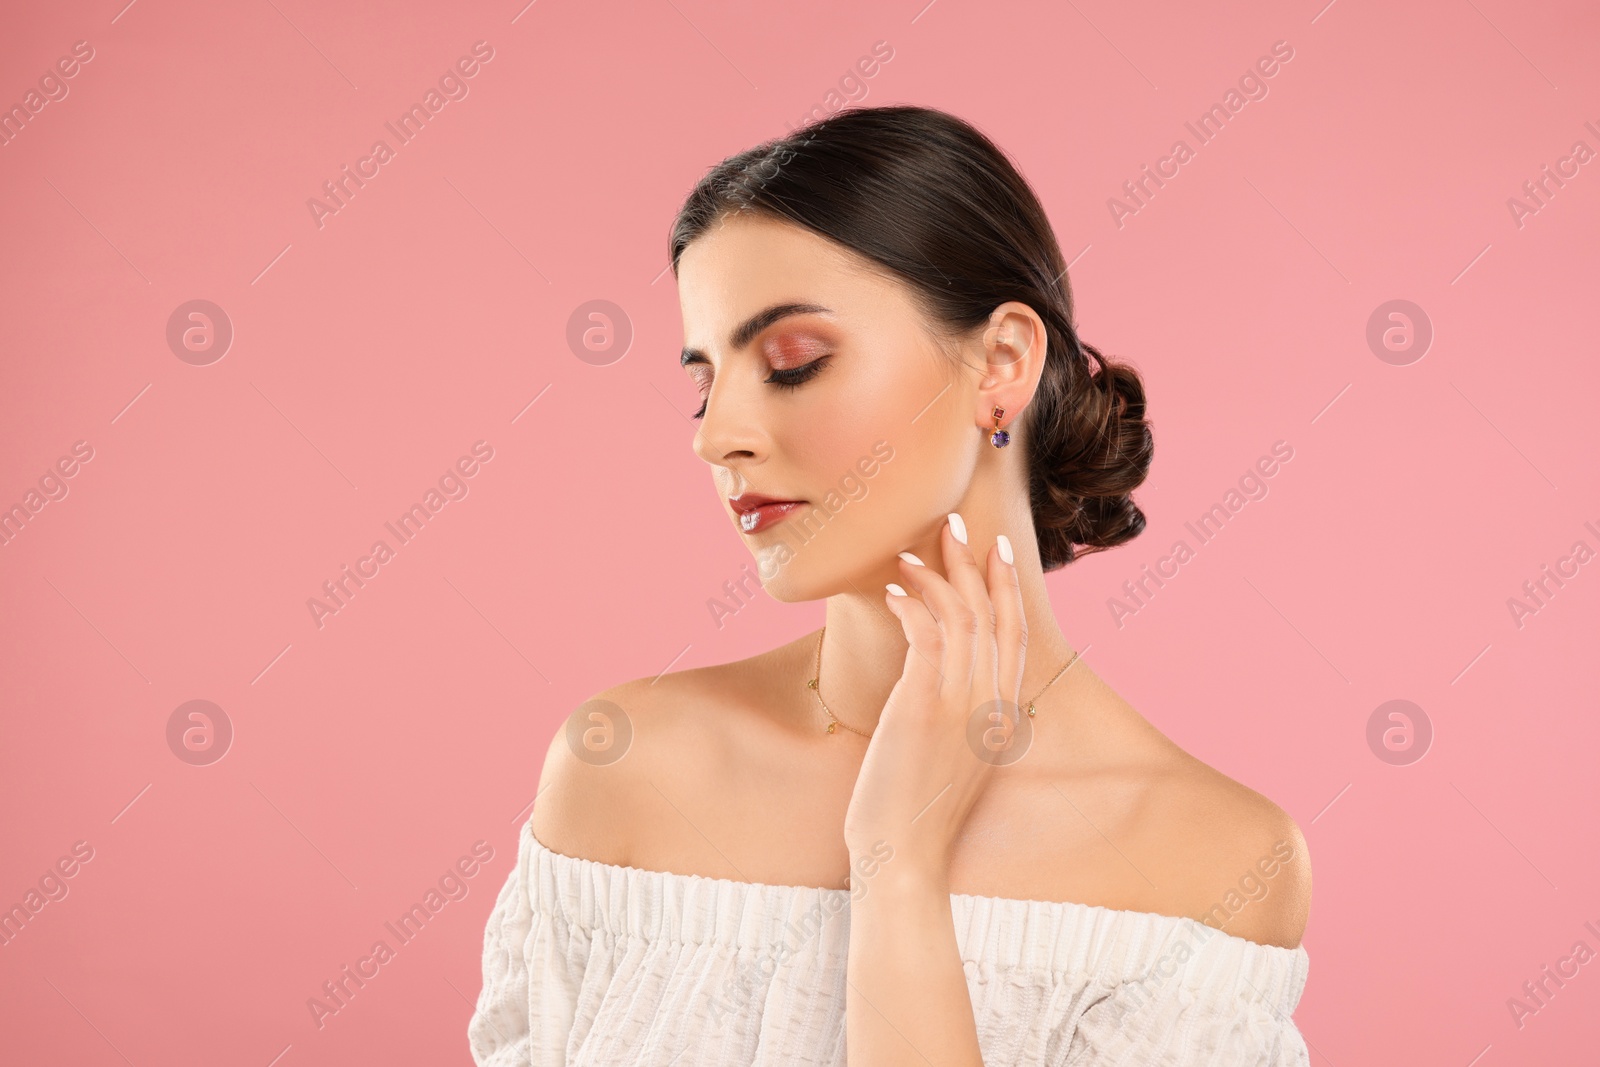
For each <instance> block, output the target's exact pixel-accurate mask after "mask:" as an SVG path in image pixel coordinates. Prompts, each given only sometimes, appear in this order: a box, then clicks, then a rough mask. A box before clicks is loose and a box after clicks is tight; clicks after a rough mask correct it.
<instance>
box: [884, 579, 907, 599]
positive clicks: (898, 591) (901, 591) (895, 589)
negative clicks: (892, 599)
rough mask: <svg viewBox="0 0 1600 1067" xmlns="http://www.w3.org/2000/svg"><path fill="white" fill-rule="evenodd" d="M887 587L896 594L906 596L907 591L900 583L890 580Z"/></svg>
mask: <svg viewBox="0 0 1600 1067" xmlns="http://www.w3.org/2000/svg"><path fill="white" fill-rule="evenodd" d="M887 588H888V590H889V592H891V593H893V594H894V595H895V596H905V595H906V591H905V590H904V589H901V588H900V587H899V586H898V585H895V584H894V583H893V582H890V583H889V585H888V587H887Z"/></svg>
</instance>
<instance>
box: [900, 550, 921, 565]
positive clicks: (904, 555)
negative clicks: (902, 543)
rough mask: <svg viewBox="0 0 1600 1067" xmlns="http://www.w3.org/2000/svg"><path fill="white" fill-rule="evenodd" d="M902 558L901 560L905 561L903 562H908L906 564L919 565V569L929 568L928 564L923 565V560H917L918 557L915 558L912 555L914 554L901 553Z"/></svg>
mask: <svg viewBox="0 0 1600 1067" xmlns="http://www.w3.org/2000/svg"><path fill="white" fill-rule="evenodd" d="M900 558H901V559H903V560H905V561H906V562H907V563H914V564H916V565H917V566H919V567H925V566H927V564H925V563H923V562H922V561H921V560H920V559H918V558H917V557H916V556H913V555H912V554H911V553H909V552H902V553H900Z"/></svg>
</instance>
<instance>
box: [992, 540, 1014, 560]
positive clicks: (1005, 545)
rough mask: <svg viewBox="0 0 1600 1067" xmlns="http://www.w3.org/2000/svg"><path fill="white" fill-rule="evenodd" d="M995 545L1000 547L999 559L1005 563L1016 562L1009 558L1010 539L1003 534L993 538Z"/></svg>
mask: <svg viewBox="0 0 1600 1067" xmlns="http://www.w3.org/2000/svg"><path fill="white" fill-rule="evenodd" d="M995 544H997V545H999V546H1000V558H1001V559H1003V560H1005V561H1006V562H1007V563H1015V562H1016V560H1014V559H1013V558H1012V557H1011V538H1009V537H1007V536H1006V535H1005V534H1001V535H1000V536H999V537H997V538H995Z"/></svg>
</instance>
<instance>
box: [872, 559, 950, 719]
mask: <svg viewBox="0 0 1600 1067" xmlns="http://www.w3.org/2000/svg"><path fill="white" fill-rule="evenodd" d="M908 566H909V565H908ZM922 569H923V570H926V569H927V568H925V567H924V568H922ZM898 588H900V587H899V586H894V585H891V586H890V587H889V591H888V592H887V593H885V594H884V599H885V601H886V602H887V603H888V605H889V610H890V611H892V612H893V613H894V615H895V618H897V619H899V620H900V629H901V630H902V631H903V632H904V633H905V635H906V644H907V648H906V661H905V663H904V664H902V665H901V668H900V677H901V678H902V679H903V680H904V681H905V683H906V685H907V686H908V687H909V688H910V691H912V692H919V691H922V692H938V690H939V679H940V673H939V672H940V670H941V664H940V659H941V656H942V653H941V651H940V643H941V639H940V634H939V623H938V620H936V619H935V618H934V617H933V613H932V612H930V611H929V610H928V607H927V605H926V604H925V603H923V602H922V601H921V600H918V599H917V598H916V597H914V596H908V595H906V594H905V593H904V592H901V593H896V592H895V590H896V589H898Z"/></svg>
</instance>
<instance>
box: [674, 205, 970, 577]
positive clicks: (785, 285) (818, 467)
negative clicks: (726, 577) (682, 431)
mask: <svg viewBox="0 0 1600 1067" xmlns="http://www.w3.org/2000/svg"><path fill="white" fill-rule="evenodd" d="M678 294H679V301H680V304H681V307H682V311H683V329H684V348H685V357H684V358H685V363H684V367H685V370H686V371H687V373H688V374H689V376H690V377H691V379H692V380H693V381H694V383H695V385H696V386H697V388H698V389H699V392H700V396H701V399H702V400H703V401H704V404H703V406H702V408H701V411H702V412H703V415H702V418H701V421H700V423H699V424H698V425H699V430H698V432H697V433H696V434H695V438H694V450H695V452H696V453H697V454H698V455H699V456H700V458H701V459H704V460H705V461H706V462H707V463H708V464H710V465H711V470H712V478H713V481H714V482H715V484H716V491H717V495H718V499H719V500H720V501H721V503H722V507H723V508H724V510H725V511H726V512H727V515H728V521H729V522H731V523H732V524H733V527H734V529H735V531H736V532H737V535H738V536H739V537H741V538H743V540H744V542H745V544H746V545H748V546H749V548H750V551H751V553H752V554H753V555H754V556H755V559H756V564H757V571H758V573H759V574H760V577H761V582H762V585H763V587H764V588H765V589H766V591H767V592H768V594H770V595H771V596H773V597H774V598H775V599H777V600H782V601H799V600H814V599H819V598H822V597H827V596H831V595H833V594H835V593H849V592H852V591H855V592H859V593H862V594H864V595H869V596H870V595H876V594H879V593H881V591H882V589H883V582H884V581H886V580H893V578H894V577H895V574H896V568H895V555H896V554H897V553H898V552H900V551H901V550H903V549H907V548H913V546H916V545H931V544H933V543H935V541H934V539H935V538H936V536H937V531H938V528H939V524H940V523H942V522H943V521H944V517H945V515H946V514H947V513H949V512H950V511H952V510H954V509H955V508H956V506H957V504H958V502H959V501H960V500H961V497H962V494H963V493H964V492H965V490H966V487H967V486H968V485H969V484H971V481H972V476H973V471H974V469H975V466H976V464H977V461H978V457H979V455H980V448H981V446H983V445H984V444H985V440H986V439H985V436H984V434H983V433H982V432H981V429H980V427H979V426H978V424H977V422H976V421H975V419H974V408H973V404H974V396H975V392H974V389H973V376H972V375H971V374H968V373H962V374H959V375H957V374H953V373H952V371H951V369H950V364H949V362H948V360H947V358H946V357H945V356H943V355H942V354H941V352H940V350H939V349H938V347H937V346H936V344H935V340H934V338H933V336H932V335H931V334H930V333H929V330H928V326H927V323H926V320H925V318H924V317H923V315H922V314H921V313H920V312H919V311H918V310H917V309H916V308H915V307H914V306H913V304H912V301H911V297H910V291H909V290H908V289H907V288H906V286H905V285H904V283H902V282H899V281H898V280H895V279H893V278H890V277H887V276H885V275H884V274H882V273H879V272H877V271H875V270H874V269H872V266H871V265H870V261H868V260H865V259H863V258H862V257H860V256H858V255H856V254H855V253H853V252H851V251H849V250H848V249H845V248H843V247H842V246H839V245H836V244H834V243H833V242H831V241H829V240H828V239H826V238H824V237H821V236H819V235H817V234H814V233H812V232H811V231H809V230H806V229H804V228H803V227H800V226H796V225H793V224H790V223H786V222H781V221H777V220H773V219H770V218H767V217H765V216H758V215H738V216H729V217H727V218H725V219H724V221H723V222H722V223H721V224H719V225H716V226H713V227H712V228H711V229H710V230H708V231H707V232H706V233H705V234H704V235H702V236H701V237H699V238H697V239H696V240H694V241H693V242H691V243H690V244H689V246H688V247H687V248H686V249H685V250H684V252H683V254H682V256H681V257H680V259H679V268H678ZM788 305H802V306H807V307H810V308H812V309H814V310H805V311H798V312H790V313H784V312H783V311H782V310H778V311H773V310H772V309H783V308H784V307H785V306H788ZM969 362H970V358H969ZM785 379H787V380H789V381H790V382H795V383H798V384H795V385H793V386H792V387H790V386H786V385H784V384H780V383H781V382H783V380H785ZM743 494H751V495H755V494H759V495H760V496H763V497H767V498H772V499H775V500H780V501H801V502H803V503H801V504H799V505H798V506H795V507H790V508H788V509H781V508H766V509H763V510H762V511H761V512H759V513H758V515H759V516H760V521H759V523H757V524H755V525H754V526H753V528H750V529H746V527H747V526H748V525H751V524H750V522H749V521H748V520H742V516H741V511H740V508H741V507H748V504H747V503H746V502H744V501H730V499H729V498H732V497H738V496H740V495H743ZM930 562H932V561H931V560H930Z"/></svg>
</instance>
